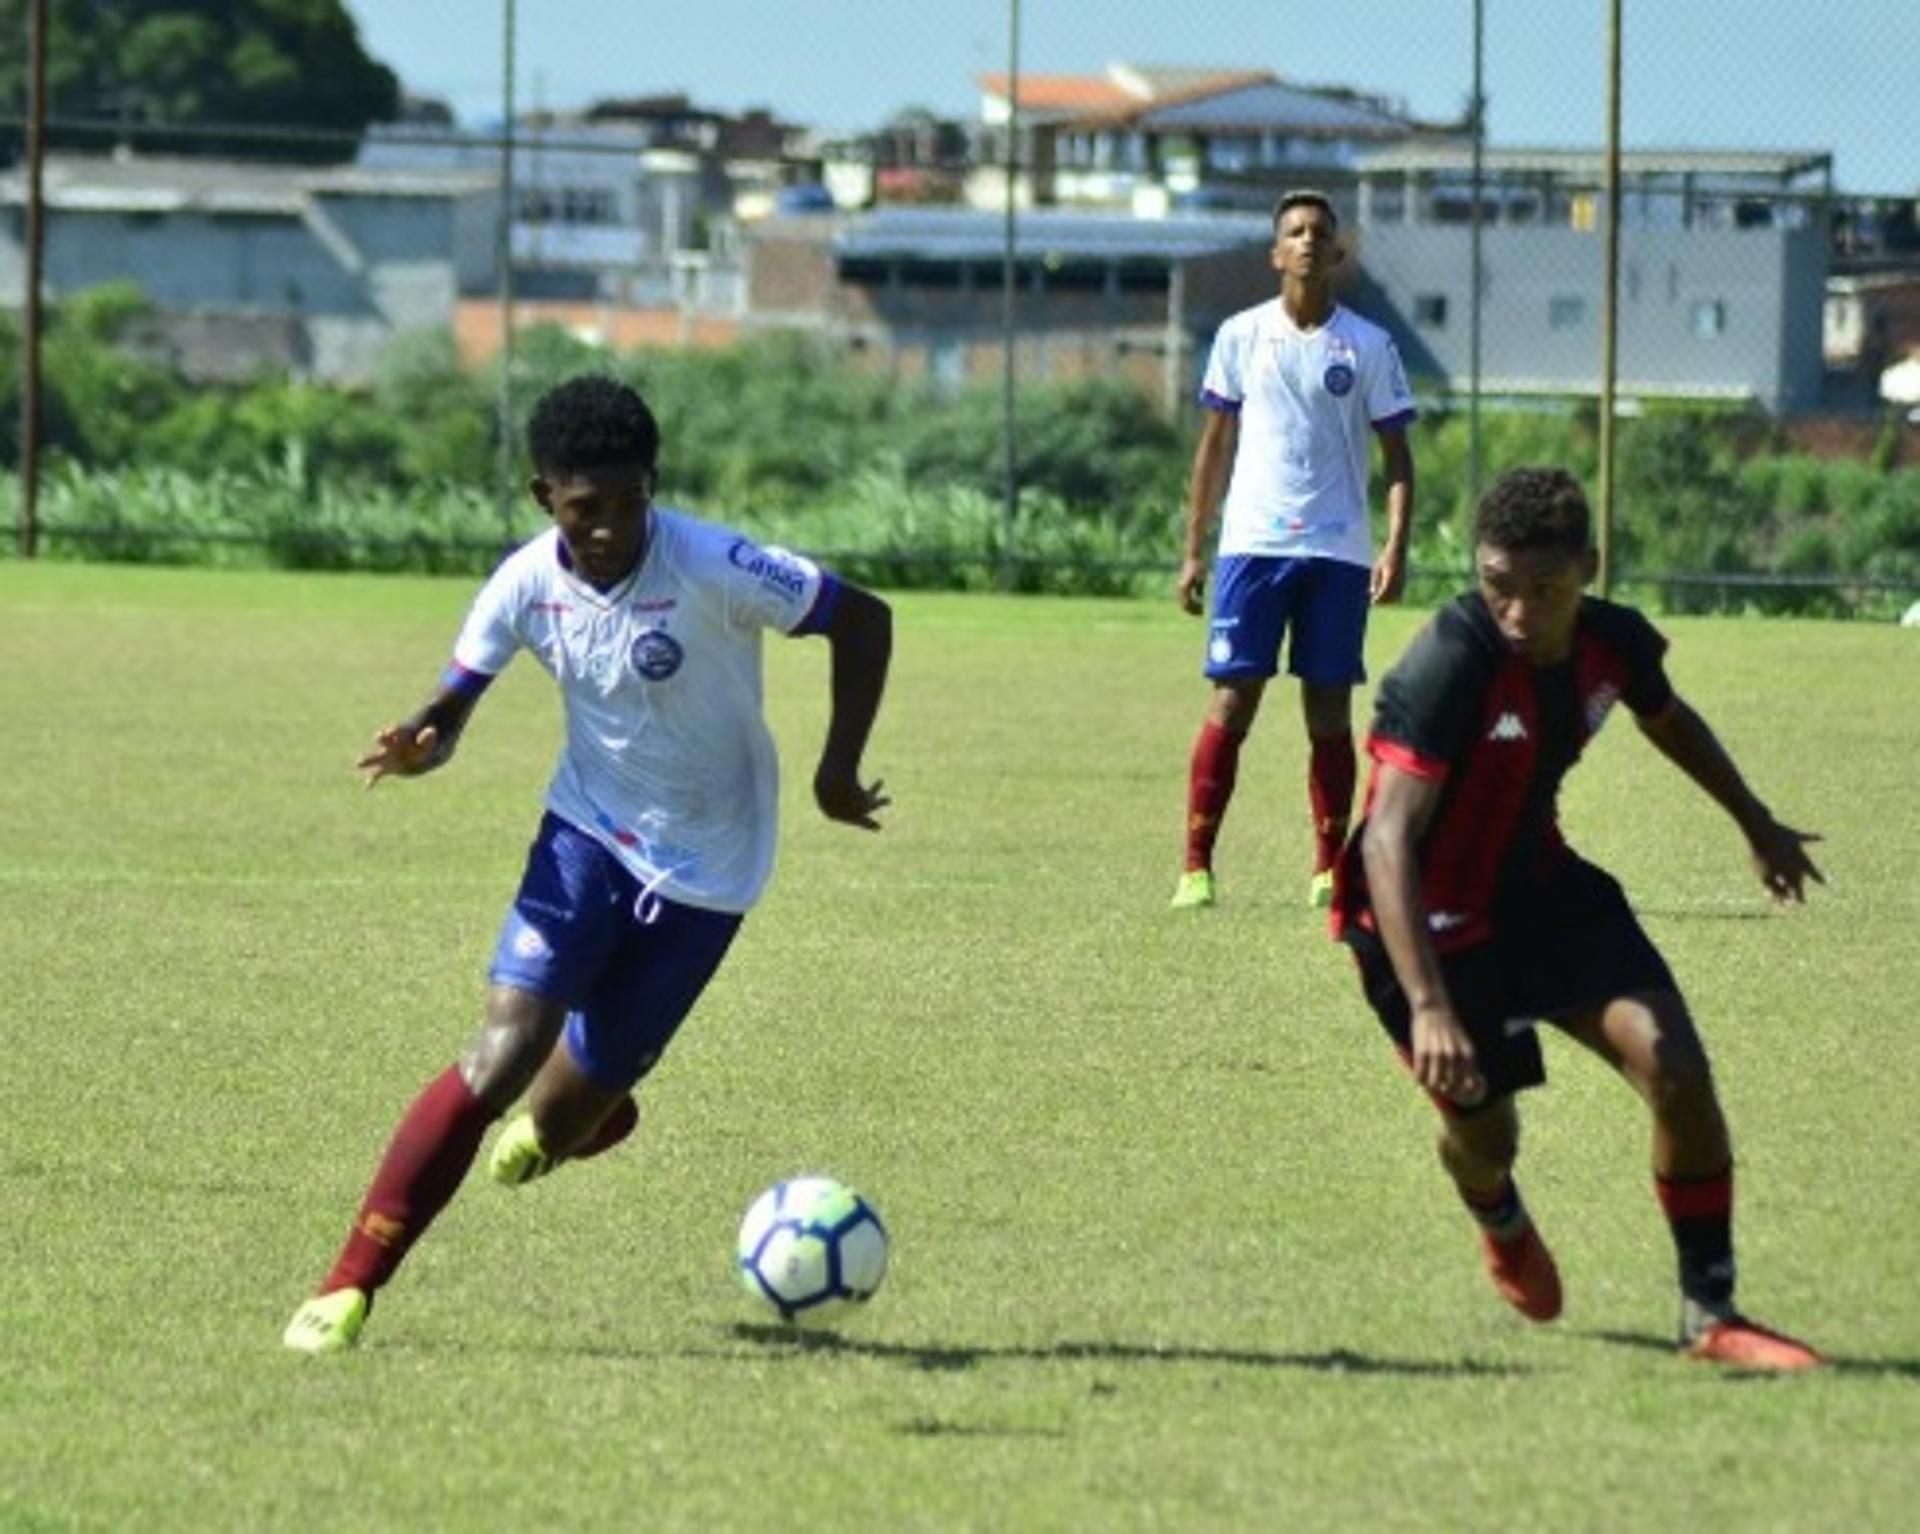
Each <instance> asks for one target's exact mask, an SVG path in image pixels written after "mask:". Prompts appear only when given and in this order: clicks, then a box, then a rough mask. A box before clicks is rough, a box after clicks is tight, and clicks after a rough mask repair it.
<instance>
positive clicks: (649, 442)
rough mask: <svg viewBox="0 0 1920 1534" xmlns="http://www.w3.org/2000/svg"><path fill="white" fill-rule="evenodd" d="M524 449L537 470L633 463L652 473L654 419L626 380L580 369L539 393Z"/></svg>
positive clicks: (656, 439)
mask: <svg viewBox="0 0 1920 1534" xmlns="http://www.w3.org/2000/svg"><path fill="white" fill-rule="evenodd" d="M527 452H528V453H529V455H531V457H532V458H533V466H534V468H535V469H537V470H538V471H539V472H540V473H542V474H567V473H571V472H573V471H575V470H578V469H606V468H613V467H615V466H618V465H624V464H635V463H637V464H639V465H640V466H641V467H642V468H644V469H646V470H647V472H648V473H652V472H653V466H654V460H655V459H656V458H658V457H659V456H660V424H659V422H657V421H655V420H654V418H653V412H652V411H651V410H649V409H648V408H647V402H646V401H645V400H643V399H642V398H641V397H640V395H639V392H638V391H637V390H635V389H634V388H632V387H631V386H629V385H627V384H624V383H622V382H620V380H619V379H617V378H608V377H605V376H604V375H601V374H598V373H582V374H581V375H580V376H578V377H577V378H569V379H568V380H567V381H566V382H565V383H562V384H556V385H555V386H554V387H553V388H551V389H549V390H547V392H546V393H545V394H543V395H541V396H540V400H539V403H538V404H536V405H535V406H534V407H533V415H532V418H531V419H529V420H528V422H527Z"/></svg>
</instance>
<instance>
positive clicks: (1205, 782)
mask: <svg viewBox="0 0 1920 1534" xmlns="http://www.w3.org/2000/svg"><path fill="white" fill-rule="evenodd" d="M1246 738H1247V737H1246V736H1244V735H1236V734H1234V733H1233V732H1232V731H1231V730H1223V729H1222V728H1221V727H1220V726H1219V725H1217V724H1215V723H1214V722H1213V721H1212V720H1211V719H1209V720H1208V721H1207V722H1206V723H1205V724H1203V725H1201V726H1200V735H1199V738H1198V739H1197V740H1195V741H1194V743H1193V761H1192V762H1191V763H1190V764H1189V765H1188V768H1187V867H1188V869H1189V870H1191V869H1195V868H1211V867H1212V866H1213V843H1214V838H1216V837H1217V836H1219V834H1220V821H1221V818H1222V817H1223V816H1225V814H1226V813H1227V801H1228V800H1229V799H1231V798H1232V797H1233V780H1234V777H1235V776H1236V774H1237V773H1238V772H1239V770H1240V743H1241V742H1242V741H1244V740H1245V739H1246Z"/></svg>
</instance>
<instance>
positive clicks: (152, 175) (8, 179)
mask: <svg viewBox="0 0 1920 1534" xmlns="http://www.w3.org/2000/svg"><path fill="white" fill-rule="evenodd" d="M493 184H494V183H493V180H492V178H491V177H487V176H481V175H476V174H471V173H468V174H459V173H454V174H444V173H434V172H428V171H407V172H399V171H376V170H369V169H364V168H361V167H356V166H351V165H347V166H337V167H322V168H319V169H315V168H313V167H311V166H305V165H277V164H265V165H263V164H259V163H256V162H252V161H245V160H215V159H200V158H187V157H144V156H143V157H140V158H135V159H128V160H121V159H114V158H110V157H108V156H105V155H68V154H55V155H48V156H47V159H46V163H45V166H44V168H43V171H42V186H43V190H44V194H45V197H46V200H47V205H48V206H49V207H54V208H73V209H86V210H91V211H95V212H125V213H177V212H186V211H195V212H202V213H226V214H237V213H253V214H261V213H270V214H290V213H292V214H297V213H299V212H300V210H301V209H302V208H303V207H304V206H305V205H306V202H307V199H308V198H309V197H310V196H311V195H312V194H314V193H316V192H320V193H332V194H335V195H352V196H371V197H458V196H464V195H467V194H470V193H474V192H484V191H487V190H489V189H490V188H491V187H492V186H493ZM25 195H26V184H25V179H24V176H23V174H22V173H21V171H20V170H19V169H18V168H17V167H16V168H15V170H14V171H12V172H11V173H9V174H8V175H6V176H3V177H0V200H4V201H6V202H9V203H14V202H19V201H21V200H22V199H23V198H24V197H25Z"/></svg>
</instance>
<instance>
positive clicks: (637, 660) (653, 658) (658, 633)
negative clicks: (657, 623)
mask: <svg viewBox="0 0 1920 1534" xmlns="http://www.w3.org/2000/svg"><path fill="white" fill-rule="evenodd" d="M632 655H633V669H634V670H635V671H637V672H639V673H640V674H641V675H642V676H643V677H645V678H646V679H647V680H648V681H649V682H664V681H665V680H666V679H667V678H668V677H670V676H672V675H673V674H674V672H676V671H678V670H679V669H680V662H681V661H683V660H685V659H686V658H687V652H686V650H685V649H683V648H682V647H681V644H680V641H679V640H677V639H675V638H674V637H673V635H671V634H669V633H668V632H667V631H666V630H665V629H642V630H641V631H640V633H639V634H638V635H637V636H636V637H635V639H634V641H633V651H632Z"/></svg>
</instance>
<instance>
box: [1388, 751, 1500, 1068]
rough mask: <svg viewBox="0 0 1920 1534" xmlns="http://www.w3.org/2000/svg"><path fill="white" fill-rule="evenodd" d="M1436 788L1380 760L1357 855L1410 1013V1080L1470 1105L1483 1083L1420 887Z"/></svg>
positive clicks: (1437, 793) (1433, 783)
mask: <svg viewBox="0 0 1920 1534" xmlns="http://www.w3.org/2000/svg"><path fill="white" fill-rule="evenodd" d="M1440 789H1441V785H1440V784H1439V783H1438V782H1437V781H1434V780H1431V779H1428V778H1422V777H1416V776H1415V775H1414V774H1413V773H1410V772H1402V771H1401V770H1400V769H1399V768H1398V767H1393V766H1390V765H1388V764H1386V763H1384V762H1383V763H1382V764H1381V766H1380V770H1379V777H1378V779H1377V780H1376V787H1375V789H1374V794H1373V802H1372V804H1371V805H1370V806H1369V807H1368V809H1367V829H1366V833H1365V834H1364V836H1363V837H1362V838H1361V842H1360V853H1361V856H1362V857H1363V858H1364V859H1365V861H1366V866H1367V889H1368V891H1369V893H1370V895H1371V897H1372V901H1373V919H1374V921H1375V923H1376V924H1377V925H1378V927H1379V929H1380V940H1381V941H1382V942H1383V943H1385V944H1386V948H1387V957H1388V958H1389V959H1390V960H1391V961H1392V962H1393V973H1394V976H1395V978H1397V979H1398V980H1399V982H1400V989H1401V990H1402V991H1403V992H1404V993H1405V994H1406V998H1407V1006H1408V1010H1409V1011H1410V1013H1411V1014H1412V1018H1411V1021H1412V1034H1413V1074H1414V1079H1415V1080H1417V1081H1418V1082H1419V1083H1420V1085H1421V1086H1423V1087H1425V1088H1426V1089H1427V1090H1428V1091H1429V1092H1438V1093H1439V1094H1440V1095H1441V1096H1442V1097H1449V1098H1452V1099H1453V1101H1455V1102H1457V1103H1461V1104H1463V1105H1471V1104H1473V1103H1477V1102H1478V1101H1480V1099H1481V1098H1483V1097H1485V1096H1486V1092H1487V1087H1486V1081H1485V1079H1484V1078H1483V1077H1482V1076H1481V1074H1480V1067H1479V1065H1478V1063H1477V1062H1476V1061H1475V1059H1474V1051H1473V1040H1472V1039H1471V1038H1469V1037H1468V1035H1467V1030H1466V1028H1465V1027H1464V1026H1463V1025H1462V1024H1461V1022H1460V1019H1459V1016H1458V1015H1457V1014H1456V1013H1455V1012H1454V1010H1453V1001H1452V998H1450V997H1449V996H1448V995H1447V982H1446V979H1445V977H1444V976H1443V975H1442V974H1441V972H1440V959H1439V956H1438V955H1437V954H1435V953H1434V951H1433V942H1432V940H1431V939H1430V938H1429V937H1428V936H1427V904H1426V900H1425V898H1424V897H1423V896H1422V895H1421V893H1420V856H1419V846H1420V838H1421V836H1422V834H1423V833H1424V832H1425V830H1426V827H1427V822H1428V821H1429V820H1431V819H1432V818H1433V812H1434V809H1435V808H1436V807H1437V806H1438V805H1439V803H1440Z"/></svg>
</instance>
